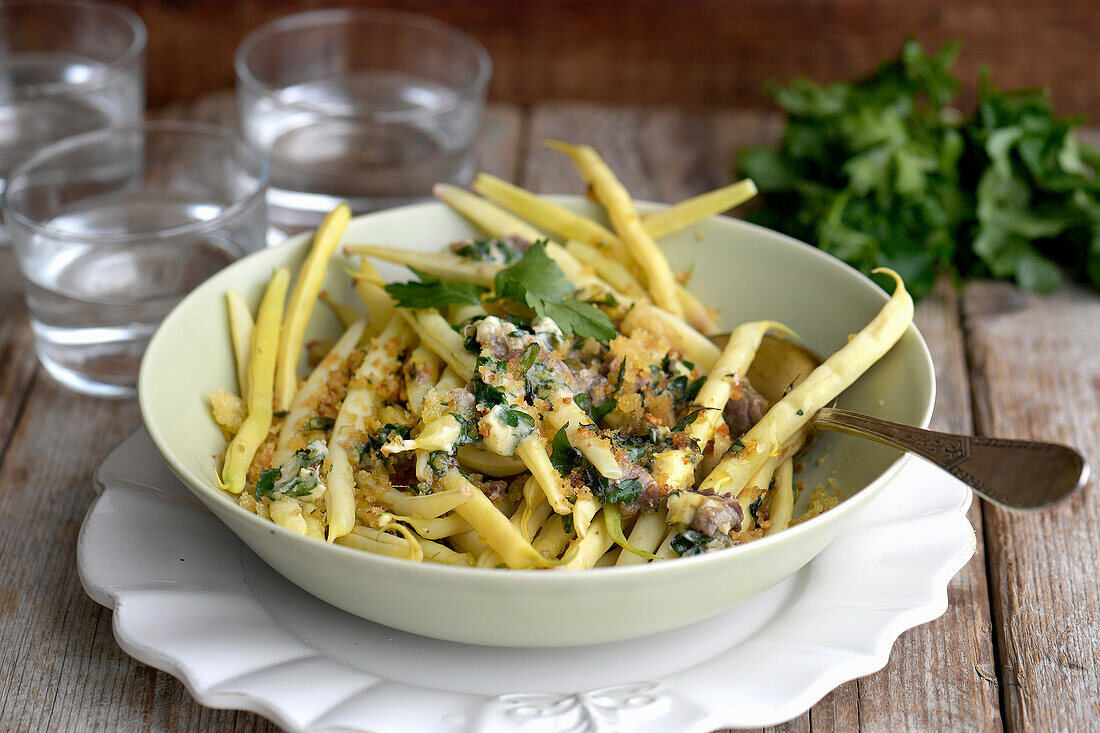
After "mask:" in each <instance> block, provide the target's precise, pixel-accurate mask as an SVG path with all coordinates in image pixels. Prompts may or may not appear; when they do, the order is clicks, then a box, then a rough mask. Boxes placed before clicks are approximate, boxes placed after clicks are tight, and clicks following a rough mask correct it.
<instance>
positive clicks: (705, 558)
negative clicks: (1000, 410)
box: [138, 194, 936, 593]
mask: <svg viewBox="0 0 1100 733" xmlns="http://www.w3.org/2000/svg"><path fill="white" fill-rule="evenodd" d="M546 198H548V199H550V200H553V201H555V202H557V203H562V204H566V205H568V204H571V203H572V204H577V203H584V202H587V199H586V198H585V197H583V196H579V195H568V194H556V195H546ZM635 203H636V205H637V206H638V208H639V209H640V210H643V211H645V210H652V209H657V208H663V207H665V206H667V204H659V203H654V202H650V201H645V200H638V201H636V202H635ZM439 208H446V205H445V204H443V203H442V202H436V201H427V202H422V203H416V204H409V205H406V206H399V207H394V208H390V209H383V210H381V211H376V212H372V213H370V214H365V215H362V216H359V217H355V218H354V219H353V220H352V221H353V222H354V221H361V220H364V219H368V218H370V217H378V216H384V215H396V214H397V213H398V212H401V213H404V212H407V215H408V216H414V215H415V214H416V213H417V212H418V211H420V210H426V209H439ZM711 218H712V219H721V220H725V222H726V224H725V225H727V226H733V227H735V228H736V227H744V228H746V229H747V230H748V231H750V232H753V233H755V234H758V235H759V234H764V235H766V236H772V237H779V238H780V240H781V241H782V242H783V244H784V246H789V247H798V248H804V250H805V252H804V254H805V255H806V256H811V257H816V258H819V259H820V260H821V261H822V262H823V263H825V264H826V266H828V267H834V268H841V269H843V270H846V271H848V272H849V274H855V275H856V276H858V280H859V281H860V282H861V286H862V287H864V288H871V289H873V291H874V292H875V294H876V296H878V297H881V299H882V302H883V303H885V302H886V301H887V300H888V298H889V296H888V295H887V294H886V292H885V291H884V290H883V289H882V288H881V287H879V286H878V285H877V284H876V283H875V282H874V281H873V280H871V279H870V278H869V277H867V276H866V275H864V274H863V273H861V272H859V271H858V270H856V269H855V268H853V267H851V266H850V265H848V264H847V263H845V262H842V261H841V260H839V259H837V258H835V257H833V256H832V255H829V254H827V253H825V252H823V251H822V250H820V249H818V248H816V247H813V246H811V245H808V244H806V243H805V242H802V241H799V240H797V239H795V238H793V237H790V236H788V235H785V234H782V233H780V232H776V231H775V230H772V229H768V228H767V227H762V226H759V225H757V224H752V223H750V222H746V221H743V220H740V219H735V218H733V217H727V216H721V215H719V216H717V217H711ZM311 236H312V231H306V232H302V233H300V234H297V235H294V236H292V237H290V238H288V239H287V240H286V241H285V242H283V243H281V244H279V245H277V246H276V247H270V248H267V249H264V250H261V251H259V252H255V253H253V254H250V255H248V256H247V257H244V258H242V259H241V260H238V261H237V262H235V263H233V264H231V265H229V266H228V267H227V268H225V269H224V270H222V271H221V272H220V273H218V274H216V275H215V276H214V277H212V278H211V279H209V280H207V281H206V282H205V283H203V284H202V285H200V286H199V287H197V288H196V289H195V290H194V291H192V292H191V293H190V294H189V295H188V296H187V297H186V298H184V299H183V300H182V301H181V302H180V303H179V304H178V305H177V306H176V307H175V308H174V309H173V310H172V312H171V313H169V314H168V316H167V317H166V318H165V319H164V321H163V322H162V323H161V326H160V327H159V328H158V329H157V331H156V333H155V334H154V335H153V338H152V339H151V340H150V342H149V346H148V348H147V349H146V356H145V357H144V358H143V359H142V363H141V370H140V372H139V375H138V406H139V408H140V412H141V417H142V421H143V422H144V424H145V428H146V430H147V431H148V433H149V436H150V438H151V439H152V441H153V444H154V445H155V446H156V448H157V451H158V452H159V453H160V454H161V456H162V458H163V459H164V461H165V463H166V464H167V465H168V467H169V468H170V469H171V471H172V473H174V474H175V475H176V477H177V478H179V479H180V481H181V483H183V484H184V485H185V486H186V487H187V488H188V490H189V491H191V493H192V494H194V495H195V496H196V497H197V498H198V499H199V500H200V501H202V503H203V504H204V505H205V506H207V507H208V508H209V509H211V511H214V513H215V514H218V512H217V511H215V507H214V505H213V504H212V502H217V505H218V506H226V507H230V510H231V511H234V512H238V513H239V514H238V515H237V516H239V517H240V518H241V521H244V522H246V523H248V524H251V525H253V527H254V528H255V529H256V530H257V531H261V530H262V531H265V532H269V533H275V534H276V536H278V537H281V541H282V542H286V543H289V544H288V547H294V546H297V547H299V548H302V549H303V550H306V551H310V550H314V551H315V550H318V549H320V548H319V546H318V541H317V540H315V539H313V538H310V537H306V536H303V535H300V534H298V533H296V532H292V531H291V530H289V529H286V528H284V527H281V526H279V525H277V524H275V523H274V522H272V521H270V520H266V519H264V518H262V517H260V516H259V515H258V514H254V513H252V512H249V511H247V510H246V509H244V508H242V507H240V506H239V505H238V504H237V503H236V502H235V501H233V500H232V499H231V498H230V497H229V496H227V495H225V492H223V491H220V490H219V489H217V487H216V486H215V485H214V483H213V481H208V482H204V481H202V480H200V479H199V478H198V477H196V476H194V475H193V474H192V473H191V471H190V470H188V469H187V467H186V466H185V465H184V464H183V462H182V461H180V460H179V459H178V458H177V457H176V456H175V455H174V453H173V451H172V450H171V447H170V446H169V445H167V442H166V441H165V439H164V437H163V436H162V435H161V434H160V432H159V430H158V429H157V426H156V424H155V423H153V421H152V420H151V419H150V418H151V412H152V409H153V408H152V406H151V404H150V402H149V398H148V394H149V393H150V392H151V391H152V382H153V379H154V377H153V375H152V374H151V368H148V365H149V363H150V361H151V359H150V357H149V354H152V353H155V351H156V350H157V349H158V348H159V347H160V343H161V342H162V341H166V340H168V337H167V336H166V333H167V332H168V331H169V329H170V327H171V324H173V323H174V322H175V321H176V320H177V319H179V318H182V316H181V315H180V314H181V313H184V312H185V311H186V309H187V305H188V303H190V302H191V301H192V300H199V299H203V298H208V297H210V292H209V291H212V290H214V287H215V284H216V283H215V281H216V280H217V281H220V280H221V279H223V278H227V277H228V276H226V275H224V273H226V272H228V271H230V270H232V269H233V268H239V267H242V264H241V263H243V262H246V261H248V260H249V259H251V258H254V257H255V258H259V257H264V256H272V255H269V254H266V253H269V252H271V251H281V252H292V251H294V250H296V249H299V248H301V247H302V246H303V245H304V243H305V242H306V241H307V240H308V239H309V238H310V237H311ZM910 332H911V333H912V334H913V335H914V336H916V339H917V340H916V346H917V355H918V356H919V366H920V367H921V370H920V372H921V373H923V374H924V375H925V376H926V377H927V385H926V386H927V387H928V394H929V397H928V402H927V404H926V405H925V406H924V409H923V411H922V415H921V419H920V421H919V425H918V426H917V427H922V428H926V427H928V424H929V422H930V420H931V418H932V411H933V408H934V406H935V401H936V399H935V398H936V373H935V367H934V364H933V362H932V356H931V353H930V352H929V350H928V345H927V343H926V342H925V340H924V337H923V335H922V334H921V332H920V329H918V328H917V325H916V323H915V322H914V323H911V324H910V325H909V328H908V329H907V331H906V333H907V334H908V333H910ZM903 338H904V335H903ZM911 457H912V456H911V454H909V453H905V452H903V453H901V455H899V456H898V457H897V458H895V459H894V460H893V461H892V462H891V463H890V464H889V465H888V466H887V467H886V469H885V470H883V472H882V473H881V474H879V475H878V476H877V477H876V478H875V479H873V480H872V481H871V482H869V483H868V484H866V485H865V486H863V487H862V488H860V489H859V490H857V491H855V492H854V493H852V494H851V495H850V496H849V497H848V498H846V499H844V500H843V501H841V502H840V503H839V504H838V505H837V506H835V507H833V508H832V509H829V510H828V511H826V512H822V513H821V514H819V515H817V516H815V517H812V518H811V519H809V520H807V521H805V522H801V523H799V524H797V525H794V526H791V527H788V528H787V529H785V530H784V531H782V532H779V533H776V534H774V535H771V536H769V537H762V538H760V539H757V540H753V541H752V542H746V543H744V544H741V545H736V546H734V547H729V548H726V549H724V550H721V551H718V552H709V553H703V554H700V555H695V556H691V557H681V558H677V559H676V561H675V562H660V563H641V564H635V565H627V566H611V567H596V568H589V569H587V570H585V571H584V572H579V573H555V572H539V571H530V570H528V571H517V570H514V569H501V568H477V567H470V568H467V567H460V566H452V565H443V564H439V563H424V562H420V563H414V562H410V561H409V560H405V559H401V558H394V557H389V556H386V555H379V554H376V553H370V552H365V551H363V550H357V549H354V548H351V547H345V546H343V545H337V544H334V543H329V542H325V543H323V545H324V546H326V547H327V548H328V549H329V550H330V551H334V552H336V553H338V555H337V556H338V557H341V556H342V557H345V558H347V559H349V560H351V561H353V562H363V563H366V565H367V566H368V567H369V566H371V565H373V564H375V563H378V567H379V569H384V570H388V571H399V572H407V573H417V574H421V573H422V574H423V580H425V581H427V582H431V581H435V580H438V581H443V582H450V583H453V582H455V581H457V582H459V583H461V582H463V581H472V580H474V579H477V581H478V582H481V583H490V584H493V587H496V584H505V586H506V587H507V588H511V589H513V590H523V591H535V592H541V593H552V592H556V591H560V590H563V589H566V588H568V589H570V590H576V589H577V584H578V583H580V584H600V585H603V586H605V588H606V587H607V584H608V583H609V582H610V583H611V584H613V585H614V584H620V583H621V584H629V583H632V582H633V581H634V579H635V578H636V577H637V576H638V575H644V576H646V577H648V578H650V579H652V580H654V581H658V580H660V579H661V578H662V577H664V576H665V575H666V574H668V573H687V572H690V571H691V570H696V571H704V569H705V568H707V567H708V566H710V565H716V564H718V565H720V564H722V563H727V562H736V561H737V560H739V559H740V560H745V561H751V559H752V557H753V556H754V555H756V554H759V553H764V554H765V555H767V554H768V553H770V551H771V549H772V548H773V547H774V546H776V545H777V544H783V543H794V542H797V540H798V538H800V537H802V536H803V535H806V534H810V533H813V532H814V531H815V530H817V529H818V528H819V527H821V526H822V525H824V524H831V523H833V522H843V520H844V518H845V517H847V516H848V515H849V514H852V513H854V512H858V511H859V510H860V509H862V508H863V507H864V506H865V505H866V504H867V503H868V502H869V501H870V500H871V499H872V498H874V497H875V496H876V495H877V494H878V493H879V491H881V489H882V488H883V487H884V486H886V484H887V483H888V482H889V481H891V480H893V479H894V477H895V476H896V475H897V474H898V473H899V472H900V471H901V469H902V468H903V467H904V466H905V464H906V463H907V462H908V461H909V460H910V458H911ZM219 518H220V517H219ZM223 522H224V520H223ZM231 529H232V528H231ZM295 543H299V544H297V545H295ZM355 558H357V559H355ZM677 568H679V570H677ZM716 569H717V568H716Z"/></svg>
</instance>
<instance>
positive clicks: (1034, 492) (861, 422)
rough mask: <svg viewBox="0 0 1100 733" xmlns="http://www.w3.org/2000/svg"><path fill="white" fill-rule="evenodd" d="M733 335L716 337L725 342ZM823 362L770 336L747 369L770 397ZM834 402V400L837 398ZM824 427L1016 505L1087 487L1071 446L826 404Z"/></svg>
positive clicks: (1030, 505)
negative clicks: (922, 462) (934, 426)
mask: <svg viewBox="0 0 1100 733" xmlns="http://www.w3.org/2000/svg"><path fill="white" fill-rule="evenodd" d="M728 336H729V334H720V335H717V336H712V337H711V340H712V341H714V342H715V343H716V344H718V345H720V346H721V345H724V344H725V342H726V340H727V338H728ZM820 364H821V357H819V356H818V355H817V354H815V353H814V352H812V351H810V350H809V349H807V348H806V347H804V346H801V345H799V344H797V343H795V342H794V341H791V340H790V339H786V338H780V337H776V336H771V335H768V336H765V337H764V340H763V342H762V343H761V344H760V350H759V351H758V352H757V355H756V360H755V361H753V364H752V366H751V367H750V368H749V371H748V375H747V376H748V380H749V382H750V383H751V384H752V386H753V387H754V388H755V389H756V390H757V391H758V392H759V393H760V394H761V395H762V396H763V397H764V398H765V399H767V400H768V401H769V402H775V401H776V400H778V399H779V398H780V397H782V395H783V393H784V391H785V390H786V389H787V387H788V386H789V385H790V384H791V383H792V382H794V383H797V382H799V381H801V380H802V379H804V378H805V377H806V375H808V374H809V373H810V372H812V371H813V370H814V369H815V368H817V366H818V365H820ZM834 404H835V403H834ZM810 426H811V427H813V428H815V429H817V430H838V431H840V432H842V433H848V434H850V435H856V436H859V437H861V438H868V439H870V440H874V441H876V442H878V443H883V444H885V445H889V446H891V447H893V448H897V449H899V450H903V451H909V452H910V453H915V454H916V455H918V456H920V457H921V458H924V459H926V460H929V461H931V462H932V463H934V464H936V465H937V466H939V467H940V468H942V469H944V470H945V471H947V472H948V473H950V474H951V475H952V476H954V477H955V478H957V479H959V480H960V481H962V482H963V483H965V484H967V485H968V486H970V488H972V489H973V490H974V491H975V493H977V494H978V495H980V496H981V497H982V498H984V499H986V500H987V501H991V502H993V503H994V504H999V505H1001V506H1003V507H1007V508H1009V509H1044V508H1046V507H1049V506H1052V505H1053V504H1056V503H1057V502H1059V501H1061V500H1063V499H1065V498H1066V497H1068V496H1070V495H1071V494H1073V493H1074V492H1075V491H1077V490H1078V489H1080V488H1081V487H1083V486H1084V485H1085V484H1086V483H1087V482H1088V479H1089V465H1088V463H1087V462H1086V461H1085V458H1084V456H1082V455H1081V454H1080V453H1079V452H1077V451H1076V450H1074V449H1073V448H1070V447H1068V446H1065V445H1058V444H1055V443H1040V442H1036V441H1031V440H1005V439H1001V438H985V437H981V436H977V435H955V434H952V433H940V432H936V431H934V430H922V429H920V428H914V427H911V426H909V425H901V424H899V423H895V422H890V421H889V420H882V419H880V418H877V417H870V416H869V415H861V414H859V413H856V412H849V411H848V410H838V409H836V408H835V407H824V408H822V409H821V410H818V412H817V413H816V414H815V415H814V416H813V418H811V420H810Z"/></svg>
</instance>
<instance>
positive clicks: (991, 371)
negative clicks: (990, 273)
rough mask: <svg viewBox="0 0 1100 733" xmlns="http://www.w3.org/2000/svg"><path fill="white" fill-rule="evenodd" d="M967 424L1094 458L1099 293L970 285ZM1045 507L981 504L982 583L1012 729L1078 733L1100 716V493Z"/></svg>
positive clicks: (1099, 434) (1099, 388)
mask: <svg viewBox="0 0 1100 733" xmlns="http://www.w3.org/2000/svg"><path fill="white" fill-rule="evenodd" d="M964 306H965V307H964V318H965V320H964V323H965V327H966V330H967V333H968V340H967V348H968V355H969V360H970V378H971V384H972V388H973V390H974V405H975V414H974V418H975V428H976V430H977V432H979V433H980V434H982V435H997V436H1004V437H1008V438H1033V439H1036V440H1052V441H1058V442H1066V443H1070V444H1072V445H1075V446H1076V447H1077V448H1079V449H1080V450H1082V452H1084V454H1085V456H1086V457H1087V459H1088V460H1089V463H1090V464H1091V465H1092V466H1093V468H1094V470H1095V468H1096V467H1097V466H1100V448H1098V446H1100V298H1097V296H1096V293H1095V292H1094V291H1087V290H1084V289H1082V288H1079V287H1076V286H1066V287H1064V288H1062V289H1061V290H1059V291H1058V292H1057V293H1055V294H1054V295H1051V296H1049V297H1045V298H1044V297H1039V296H1034V295H1029V294H1023V293H1020V292H1019V291H1016V290H1014V289H1013V288H1012V287H1011V286H1010V285H1008V284H1006V283H990V282H975V283H971V284H969V285H968V286H967V287H966V290H965V296H964ZM1096 485H1097V481H1096V479H1095V478H1093V480H1092V481H1091V482H1090V486H1089V487H1088V488H1087V489H1086V490H1085V491H1084V492H1082V493H1080V494H1078V495H1077V496H1075V497H1073V498H1071V499H1070V500H1068V501H1067V502H1066V503H1065V504H1063V505H1061V506H1059V507H1058V508H1056V509H1054V510H1051V511H1048V512H1044V513H1042V514H1013V513H1010V512H1006V511H1004V510H1001V509H995V508H987V509H986V510H985V532H986V542H987V551H988V553H989V583H990V586H991V591H992V597H993V601H994V603H993V611H994V616H993V620H994V622H995V624H996V628H997V630H998V632H997V636H998V638H997V641H998V649H999V655H1000V659H999V662H1000V669H999V675H1000V678H1001V680H1002V685H1003V687H1004V692H1003V702H1004V712H1005V718H1006V723H1007V724H1008V726H1009V727H1010V728H1012V729H1014V730H1019V729H1023V730H1085V729H1088V728H1090V727H1095V725H1096V724H1097V721H1100V665H1098V664H1097V661H1098V660H1100V496H1097V493H1096Z"/></svg>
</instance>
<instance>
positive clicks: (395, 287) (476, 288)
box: [385, 268, 485, 308]
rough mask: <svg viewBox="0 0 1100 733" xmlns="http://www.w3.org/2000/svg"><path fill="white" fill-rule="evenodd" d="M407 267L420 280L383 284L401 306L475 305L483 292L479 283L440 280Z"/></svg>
mask: <svg viewBox="0 0 1100 733" xmlns="http://www.w3.org/2000/svg"><path fill="white" fill-rule="evenodd" d="M409 269H411V270H412V271H413V273H415V274H416V276H417V277H418V278H419V279H420V282H407V283H389V284H387V285H386V286H385V289H386V292H387V293H389V294H390V297H392V298H393V299H394V300H395V301H396V302H397V305H398V306H400V307H401V308H442V307H443V306H445V305H461V304H464V303H468V304H472V305H477V304H478V303H480V302H481V296H482V294H483V293H484V292H485V288H484V287H482V286H481V285H475V284H473V283H460V282H454V281H453V280H440V279H439V278H437V277H433V276H431V275H429V274H428V273H426V272H422V271H420V270H417V269H415V268H409Z"/></svg>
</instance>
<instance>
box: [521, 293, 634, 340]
mask: <svg viewBox="0 0 1100 733" xmlns="http://www.w3.org/2000/svg"><path fill="white" fill-rule="evenodd" d="M532 307H533V308H535V310H536V311H537V312H538V313H539V314H540V315H544V316H546V317H547V318H549V319H550V320H552V321H553V322H554V323H556V324H558V328H560V329H561V332H562V333H564V334H573V335H575V336H581V337H583V338H593V339H596V340H597V341H604V342H607V341H611V340H612V339H614V338H615V337H616V336H618V335H619V332H618V331H617V330H615V324H613V323H612V322H611V319H610V318H608V317H607V314H606V313H604V312H603V311H602V310H600V309H599V308H597V307H595V306H594V305H592V304H590V303H582V302H581V301H579V300H564V301H562V302H561V303H550V302H547V301H543V302H542V307H541V308H539V307H536V306H532Z"/></svg>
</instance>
